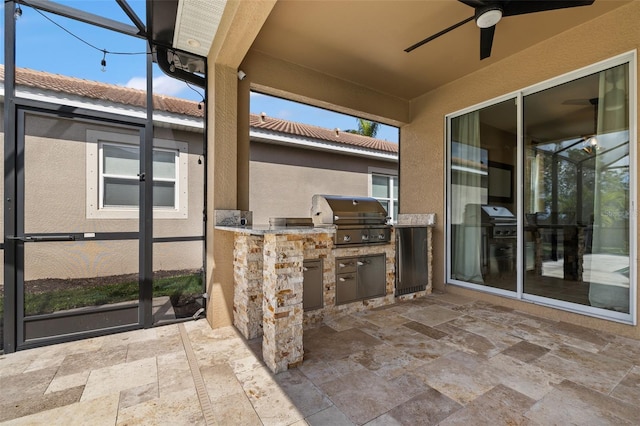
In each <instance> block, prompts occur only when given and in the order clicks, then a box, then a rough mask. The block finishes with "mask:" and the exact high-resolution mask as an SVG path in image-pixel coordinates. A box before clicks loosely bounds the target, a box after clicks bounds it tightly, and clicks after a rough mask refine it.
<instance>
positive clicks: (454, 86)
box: [400, 2, 640, 337]
mask: <svg viewBox="0 0 640 426" xmlns="http://www.w3.org/2000/svg"><path fill="white" fill-rule="evenodd" d="M638 22H640V2H632V3H630V4H628V5H626V6H623V7H620V8H618V9H615V10H614V11H613V12H611V13H609V14H606V15H603V16H601V17H599V18H597V19H595V20H593V21H591V22H587V23H585V24H583V25H581V26H578V27H576V28H574V29H572V30H570V31H567V32H565V33H562V34H560V35H558V36H556V37H554V38H552V39H550V40H547V41H545V42H543V43H540V44H538V45H536V46H533V47H531V48H529V49H527V50H524V51H522V52H520V53H519V54H517V55H514V56H512V57H509V58H506V59H504V60H502V61H499V62H497V63H495V64H492V65H490V66H487V67H486V68H484V69H482V70H480V71H478V72H476V73H474V74H471V75H468V76H466V77H464V78H461V79H459V80H457V81H455V82H453V83H451V84H448V85H446V86H443V87H440V88H438V89H437V90H434V91H432V92H430V93H427V94H425V95H423V96H421V97H420V98H417V99H414V100H413V101H412V102H411V115H412V121H411V124H408V125H406V126H403V127H402V129H401V143H400V173H401V179H402V182H403V184H402V186H401V188H400V200H401V204H400V210H401V212H403V213H412V212H423V211H434V212H436V213H437V214H438V217H439V218H443V219H444V215H445V170H446V164H445V127H444V126H445V115H447V114H450V113H453V112H456V111H458V110H461V109H463V108H467V107H470V106H472V105H475V104H478V103H480V102H484V101H487V100H490V99H493V98H496V97H498V96H501V95H505V94H508V93H510V92H513V91H515V90H519V89H523V88H526V87H528V86H531V85H534V84H537V83H540V82H542V81H545V80H547V79H550V78H553V77H556V76H559V75H562V74H565V73H568V72H571V71H574V70H577V69H579V68H582V67H585V66H588V65H591V64H594V63H596V62H599V61H602V60H605V59H608V58H611V57H613V56H616V55H619V54H622V53H625V52H629V51H631V50H635V49H638V47H640V31H638ZM636 112H637V109H636ZM632 143H635V141H632ZM635 166H636V168H637V164H636V165H635ZM434 244H435V256H436V261H435V264H434V288H435V289H440V290H442V289H443V288H444V286H445V222H444V220H439V221H438V226H437V229H436V232H435V240H434ZM632 261H634V262H637V259H633V260H632ZM447 291H453V292H461V293H469V291H467V290H462V289H459V288H456V287H454V286H447ZM471 293H473V295H474V297H477V296H479V294H478V293H477V292H471ZM480 296H481V297H482V298H486V299H488V300H491V301H492V302H494V303H500V304H505V305H509V306H512V307H517V308H518V309H522V310H526V311H530V312H535V313H538V314H542V315H545V316H548V317H550V318H554V319H562V320H566V321H571V322H574V323H578V324H582V325H587V326H590V327H595V328H600V329H605V330H611V331H615V332H619V333H622V334H627V335H632V336H634V337H640V331H639V330H638V328H637V327H631V326H625V325H621V324H617V323H614V322H610V321H602V320H598V319H595V318H590V317H587V316H583V315H575V314H571V313H568V312H562V311H559V310H555V309H547V308H541V307H538V306H536V305H533V304H529V303H525V302H517V301H513V300H509V299H506V298H500V297H495V296H490V295H480Z"/></svg>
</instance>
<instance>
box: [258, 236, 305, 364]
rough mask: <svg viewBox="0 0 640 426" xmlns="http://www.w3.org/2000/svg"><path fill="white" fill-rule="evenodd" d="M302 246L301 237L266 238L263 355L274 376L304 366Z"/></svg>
mask: <svg viewBox="0 0 640 426" xmlns="http://www.w3.org/2000/svg"><path fill="white" fill-rule="evenodd" d="M303 242H304V237H303V236H302V235H292V234H267V235H265V237H264V247H263V253H264V258H263V271H264V272H263V274H264V275H263V295H264V296H263V303H262V311H263V333H264V335H263V341H262V355H263V358H264V362H265V364H266V365H267V366H268V367H269V368H270V369H271V371H273V372H274V373H279V372H281V371H286V370H287V369H289V368H292V367H297V366H299V365H300V364H301V363H302V356H303V348H302V317H303V308H302V288H303V283H302V282H303V275H302V263H303V261H304V251H303Z"/></svg>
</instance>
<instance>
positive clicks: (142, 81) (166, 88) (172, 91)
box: [125, 75, 186, 96]
mask: <svg viewBox="0 0 640 426" xmlns="http://www.w3.org/2000/svg"><path fill="white" fill-rule="evenodd" d="M125 87H129V88H132V89H139V90H146V88H147V79H146V78H144V77H133V78H131V79H130V80H129V81H128V82H127V83H126V84H125ZM185 88H186V85H185V84H184V82H182V81H180V80H176V79H175V78H171V77H169V76H168V75H162V76H160V77H155V78H154V79H153V92H154V93H156V94H161V95H168V96H177V95H178V94H179V93H180V92H182V91H183V90H184V89H185Z"/></svg>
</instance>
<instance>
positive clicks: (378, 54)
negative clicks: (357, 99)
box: [252, 0, 628, 99]
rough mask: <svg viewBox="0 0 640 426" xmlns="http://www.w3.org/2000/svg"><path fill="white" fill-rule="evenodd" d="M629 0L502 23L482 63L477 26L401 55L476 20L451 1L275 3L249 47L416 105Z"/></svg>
mask: <svg viewBox="0 0 640 426" xmlns="http://www.w3.org/2000/svg"><path fill="white" fill-rule="evenodd" d="M627 2H628V1H613V0H596V1H595V3H594V4H593V5H591V6H586V7H576V8H571V9H563V10H555V11H548V12H541V13H533V14H527V15H520V16H510V17H505V18H503V19H502V20H501V21H500V22H499V23H498V25H497V27H496V32H495V39H494V44H493V51H492V54H491V57H489V58H487V59H484V60H482V61H481V60H480V30H479V28H478V27H477V26H476V25H475V22H473V21H472V22H468V23H466V24H464V25H462V26H461V27H459V28H457V29H455V30H453V31H451V32H449V33H447V34H445V35H443V36H441V37H439V38H437V39H435V40H433V41H431V42H429V43H427V44H425V45H423V46H421V47H419V48H417V49H415V50H414V51H412V52H410V53H406V52H405V51H404V49H406V48H407V47H409V46H411V45H413V44H414V43H416V42H418V41H420V40H422V39H424V38H426V37H428V36H430V35H432V34H434V33H437V32H439V31H441V30H443V29H445V28H447V27H449V26H451V25H453V24H455V23H457V22H459V21H462V20H463V19H465V18H468V17H470V16H472V15H473V9H472V8H470V7H469V6H466V5H465V4H463V3H461V2H459V1H454V0H447V1H444V0H437V1H415V0H409V1H404V0H400V1H278V2H277V3H276V5H275V7H274V8H273V11H272V12H271V14H270V15H269V18H268V19H267V21H266V22H265V24H264V26H263V27H262V29H261V31H260V33H259V34H258V36H257V38H256V40H255V42H254V43H253V46H252V49H255V50H257V51H260V52H262V53H265V54H268V55H270V56H273V57H275V58H279V59H282V60H285V61H288V62H292V63H296V64H299V65H301V66H303V67H307V68H310V69H313V70H316V71H319V72H322V73H325V74H328V75H332V76H335V77H338V78H341V79H344V80H347V81H351V82H356V83H358V84H360V85H363V86H366V87H368V88H371V89H373V90H376V91H378V92H381V93H385V94H389V95H393V96H396V97H399V98H402V99H413V98H416V97H418V96H420V95H422V94H424V93H426V92H429V91H431V90H433V89H435V88H437V87H439V86H441V85H443V84H446V83H448V82H450V81H453V80H456V79H458V78H460V77H462V76H464V75H466V74H469V73H472V72H474V71H476V70H478V69H480V68H482V67H485V66H487V65H490V64H492V63H494V62H497V61H499V60H501V59H504V58H506V57H508V56H510V55H512V54H514V53H517V52H518V51H520V50H522V49H525V48H527V47H530V46H532V45H534V44H537V43H540V42H541V41H543V40H545V39H547V38H550V37H553V36H555V35H557V34H559V33H561V32H563V31H566V30H568V29H570V28H572V27H574V26H576V25H580V24H583V23H585V22H587V21H589V20H591V19H594V18H595V17H597V16H598V15H601V14H603V13H607V12H609V11H610V10H612V9H614V8H616V7H619V6H621V5H623V4H625V3H627Z"/></svg>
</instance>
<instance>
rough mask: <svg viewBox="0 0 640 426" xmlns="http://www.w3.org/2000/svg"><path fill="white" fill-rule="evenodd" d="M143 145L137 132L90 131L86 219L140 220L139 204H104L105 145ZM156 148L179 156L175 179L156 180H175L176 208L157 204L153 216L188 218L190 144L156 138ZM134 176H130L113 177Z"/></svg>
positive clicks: (125, 177) (88, 140)
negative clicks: (134, 133) (126, 205)
mask: <svg viewBox="0 0 640 426" xmlns="http://www.w3.org/2000/svg"><path fill="white" fill-rule="evenodd" d="M105 144H107V145H116V146H118V145H119V146H129V147H132V146H133V147H138V148H139V147H140V140H139V136H138V135H130V134H124V133H113V132H104V131H97V130H87V144H86V148H87V149H86V153H87V155H86V159H87V161H86V167H87V173H86V175H87V182H86V192H87V195H86V213H87V219H138V216H139V213H138V207H137V206H135V207H125V206H104V205H103V200H104V187H103V185H104V177H105V176H104V173H103V164H104V163H103V159H104V157H103V153H104V150H103V146H104V145H105ZM153 150H154V151H167V152H173V153H174V154H175V155H176V163H175V165H176V178H175V180H172V179H166V178H154V182H163V181H171V182H175V202H174V207H173V208H171V207H154V208H153V217H154V219H186V218H187V217H188V191H189V185H188V167H187V164H188V153H189V144H188V143H186V142H182V141H173V140H168V139H154V140H153ZM113 177H118V178H122V179H131V176H113Z"/></svg>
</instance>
